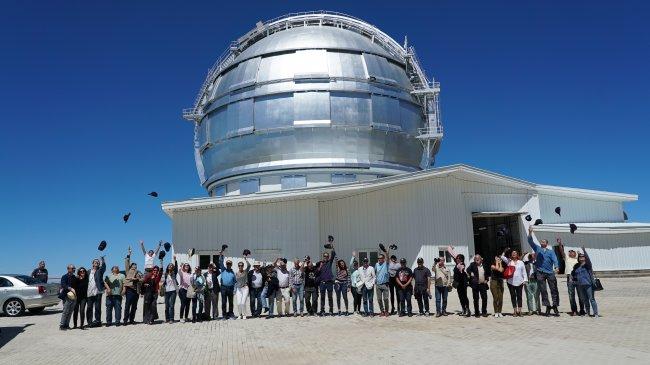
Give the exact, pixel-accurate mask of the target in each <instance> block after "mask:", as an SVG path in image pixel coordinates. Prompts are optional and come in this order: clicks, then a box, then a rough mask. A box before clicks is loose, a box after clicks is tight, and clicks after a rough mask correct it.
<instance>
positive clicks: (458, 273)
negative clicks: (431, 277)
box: [447, 245, 472, 317]
mask: <svg viewBox="0 0 650 365" xmlns="http://www.w3.org/2000/svg"><path fill="white" fill-rule="evenodd" d="M447 252H449V254H450V255H451V257H452V258H453V259H454V262H455V263H456V266H454V271H453V275H454V276H453V281H452V286H453V287H455V288H456V292H457V293H458V300H459V301H460V307H461V310H462V312H461V313H460V315H461V316H466V317H470V316H471V315H472V311H471V310H470V308H469V298H468V297H467V286H468V285H469V279H468V277H467V271H465V268H466V266H465V255H463V254H459V253H457V252H456V251H455V250H454V246H452V245H449V246H447Z"/></svg>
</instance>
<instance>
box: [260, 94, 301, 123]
mask: <svg viewBox="0 0 650 365" xmlns="http://www.w3.org/2000/svg"><path fill="white" fill-rule="evenodd" d="M254 109H255V111H254V113H255V116H254V118H255V130H265V129H274V128H287V127H291V126H293V120H294V119H293V94H290V93H283V94H274V95H266V96H261V97H259V98H255V108H254Z"/></svg>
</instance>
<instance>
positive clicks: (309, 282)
mask: <svg viewBox="0 0 650 365" xmlns="http://www.w3.org/2000/svg"><path fill="white" fill-rule="evenodd" d="M304 265H305V305H306V307H307V314H309V315H310V316H313V315H314V314H316V312H318V269H316V267H315V266H314V263H313V262H312V261H311V257H309V256H305V263H304Z"/></svg>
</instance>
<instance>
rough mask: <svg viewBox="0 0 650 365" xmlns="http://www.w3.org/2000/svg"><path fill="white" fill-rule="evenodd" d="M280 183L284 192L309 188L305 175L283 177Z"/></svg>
mask: <svg viewBox="0 0 650 365" xmlns="http://www.w3.org/2000/svg"><path fill="white" fill-rule="evenodd" d="M280 183H281V184H282V190H287V189H299V188H304V187H306V186H307V177H306V176H305V175H289V176H282V178H281V179H280Z"/></svg>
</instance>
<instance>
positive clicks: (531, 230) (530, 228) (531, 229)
mask: <svg viewBox="0 0 650 365" xmlns="http://www.w3.org/2000/svg"><path fill="white" fill-rule="evenodd" d="M534 230H535V228H533V225H532V224H531V225H530V226H528V234H529V235H530V234H532V233H533V231H534Z"/></svg>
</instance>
